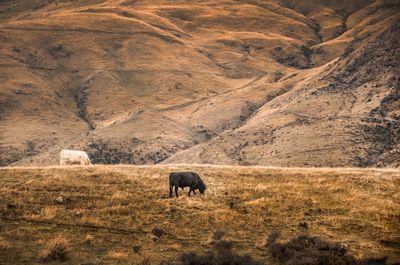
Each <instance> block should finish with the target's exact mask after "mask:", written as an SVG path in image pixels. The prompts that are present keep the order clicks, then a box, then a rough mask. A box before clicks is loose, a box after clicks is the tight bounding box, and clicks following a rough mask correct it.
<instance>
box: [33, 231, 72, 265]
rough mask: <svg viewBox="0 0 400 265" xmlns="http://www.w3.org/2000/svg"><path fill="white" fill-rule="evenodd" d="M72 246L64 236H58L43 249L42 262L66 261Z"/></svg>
mask: <svg viewBox="0 0 400 265" xmlns="http://www.w3.org/2000/svg"><path fill="white" fill-rule="evenodd" d="M69 251H70V245H69V241H68V239H66V238H64V237H63V236H57V237H55V238H53V239H51V240H50V241H49V242H48V243H47V245H46V247H45V248H44V249H43V251H42V253H41V255H40V260H41V261H44V262H49V261H64V260H66V259H67V255H68V252H69Z"/></svg>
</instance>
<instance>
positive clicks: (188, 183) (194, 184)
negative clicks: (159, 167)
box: [169, 172, 207, 197]
mask: <svg viewBox="0 0 400 265" xmlns="http://www.w3.org/2000/svg"><path fill="white" fill-rule="evenodd" d="M173 187H175V195H176V197H179V196H178V188H182V189H183V188H184V187H190V190H189V196H190V193H191V192H192V191H193V193H194V194H196V192H195V190H196V189H198V190H199V191H200V193H201V194H203V193H204V191H205V190H206V188H207V187H206V185H205V184H204V182H203V180H202V179H201V178H200V176H199V175H198V174H197V173H195V172H173V173H171V174H170V175H169V196H170V197H172V188H173Z"/></svg>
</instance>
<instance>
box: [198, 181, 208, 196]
mask: <svg viewBox="0 0 400 265" xmlns="http://www.w3.org/2000/svg"><path fill="white" fill-rule="evenodd" d="M197 188H198V189H199V191H200V193H201V194H203V193H204V191H205V190H206V189H207V187H206V185H205V184H204V183H203V181H200V182H199V185H197Z"/></svg>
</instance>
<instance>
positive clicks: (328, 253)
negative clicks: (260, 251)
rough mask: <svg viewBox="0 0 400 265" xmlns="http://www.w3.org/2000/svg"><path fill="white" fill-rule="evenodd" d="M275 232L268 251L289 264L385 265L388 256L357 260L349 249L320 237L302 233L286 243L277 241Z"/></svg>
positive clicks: (269, 241) (271, 237)
mask: <svg viewBox="0 0 400 265" xmlns="http://www.w3.org/2000/svg"><path fill="white" fill-rule="evenodd" d="M278 236H279V234H278V233H276V232H274V233H272V234H271V236H270V239H269V240H268V252H269V254H270V255H271V256H272V258H274V259H276V260H278V261H279V262H280V263H281V264H288V265H320V264H324V265H385V264H386V260H387V257H382V258H370V259H365V260H357V259H356V258H355V257H354V256H352V255H350V254H349V253H348V250H347V249H346V248H345V247H344V246H342V245H340V244H335V243H330V242H326V241H324V240H322V239H321V238H319V237H315V236H309V235H301V236H298V237H295V238H293V239H291V240H289V241H288V242H286V243H276V240H277V239H278Z"/></svg>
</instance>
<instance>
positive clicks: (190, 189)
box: [188, 188, 192, 197]
mask: <svg viewBox="0 0 400 265" xmlns="http://www.w3.org/2000/svg"><path fill="white" fill-rule="evenodd" d="M191 192H192V188H189V194H188V196H189V197H190V193H191Z"/></svg>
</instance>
